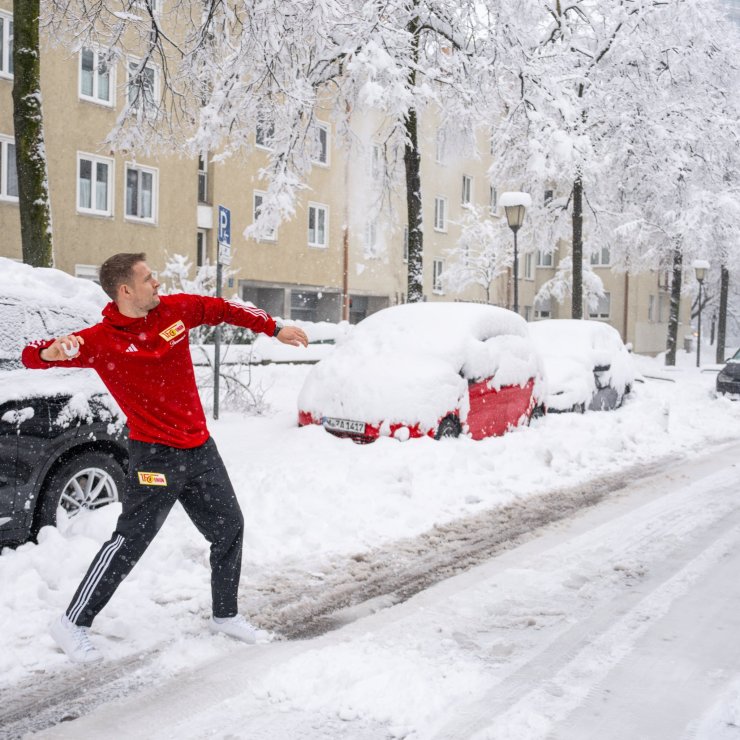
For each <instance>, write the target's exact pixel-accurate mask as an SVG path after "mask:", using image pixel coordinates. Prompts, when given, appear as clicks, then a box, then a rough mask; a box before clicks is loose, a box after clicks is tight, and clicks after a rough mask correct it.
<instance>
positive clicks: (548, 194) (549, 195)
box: [542, 188, 555, 206]
mask: <svg viewBox="0 0 740 740" xmlns="http://www.w3.org/2000/svg"><path fill="white" fill-rule="evenodd" d="M554 197H555V191H554V190H553V189H552V188H546V189H545V194H544V197H543V199H542V203H543V205H544V206H548V205H549V204H550V203H552V201H553V198H554Z"/></svg>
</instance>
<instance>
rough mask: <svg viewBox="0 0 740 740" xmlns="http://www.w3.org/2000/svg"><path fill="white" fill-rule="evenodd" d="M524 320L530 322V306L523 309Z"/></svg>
mask: <svg viewBox="0 0 740 740" xmlns="http://www.w3.org/2000/svg"><path fill="white" fill-rule="evenodd" d="M524 320H525V321H531V320H532V306H525V307H524Z"/></svg>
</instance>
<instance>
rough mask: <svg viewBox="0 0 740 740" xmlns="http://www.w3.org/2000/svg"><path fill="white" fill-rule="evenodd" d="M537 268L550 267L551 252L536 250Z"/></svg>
mask: <svg viewBox="0 0 740 740" xmlns="http://www.w3.org/2000/svg"><path fill="white" fill-rule="evenodd" d="M537 267H552V252H544V251H543V250H541V249H538V250H537Z"/></svg>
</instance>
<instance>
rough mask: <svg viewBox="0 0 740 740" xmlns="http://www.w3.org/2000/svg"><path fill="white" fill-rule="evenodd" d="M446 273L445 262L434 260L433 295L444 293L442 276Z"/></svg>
mask: <svg viewBox="0 0 740 740" xmlns="http://www.w3.org/2000/svg"><path fill="white" fill-rule="evenodd" d="M444 271H445V262H444V260H439V259H435V260H432V293H435V294H436V295H442V294H443V293H444V289H443V287H442V274H443V273H444Z"/></svg>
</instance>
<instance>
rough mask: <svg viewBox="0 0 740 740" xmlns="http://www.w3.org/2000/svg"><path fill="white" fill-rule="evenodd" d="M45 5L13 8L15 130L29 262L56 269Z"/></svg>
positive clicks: (33, 1) (27, 2) (31, 1)
mask: <svg viewBox="0 0 740 740" xmlns="http://www.w3.org/2000/svg"><path fill="white" fill-rule="evenodd" d="M39 2H40V0H23V2H18V0H16V2H15V3H14V5H13V30H14V41H13V67H14V70H13V74H14V82H13V125H14V127H15V161H16V168H17V171H18V207H19V211H20V218H21V245H22V248H23V261H24V262H25V263H26V264H29V265H34V266H35V267H51V266H52V265H53V261H54V255H53V251H52V238H51V236H52V231H51V203H50V200H49V185H48V183H49V180H48V174H47V168H46V147H45V146H44V126H43V115H42V107H41V64H40V61H39V60H40V50H39V46H40V45H39Z"/></svg>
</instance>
